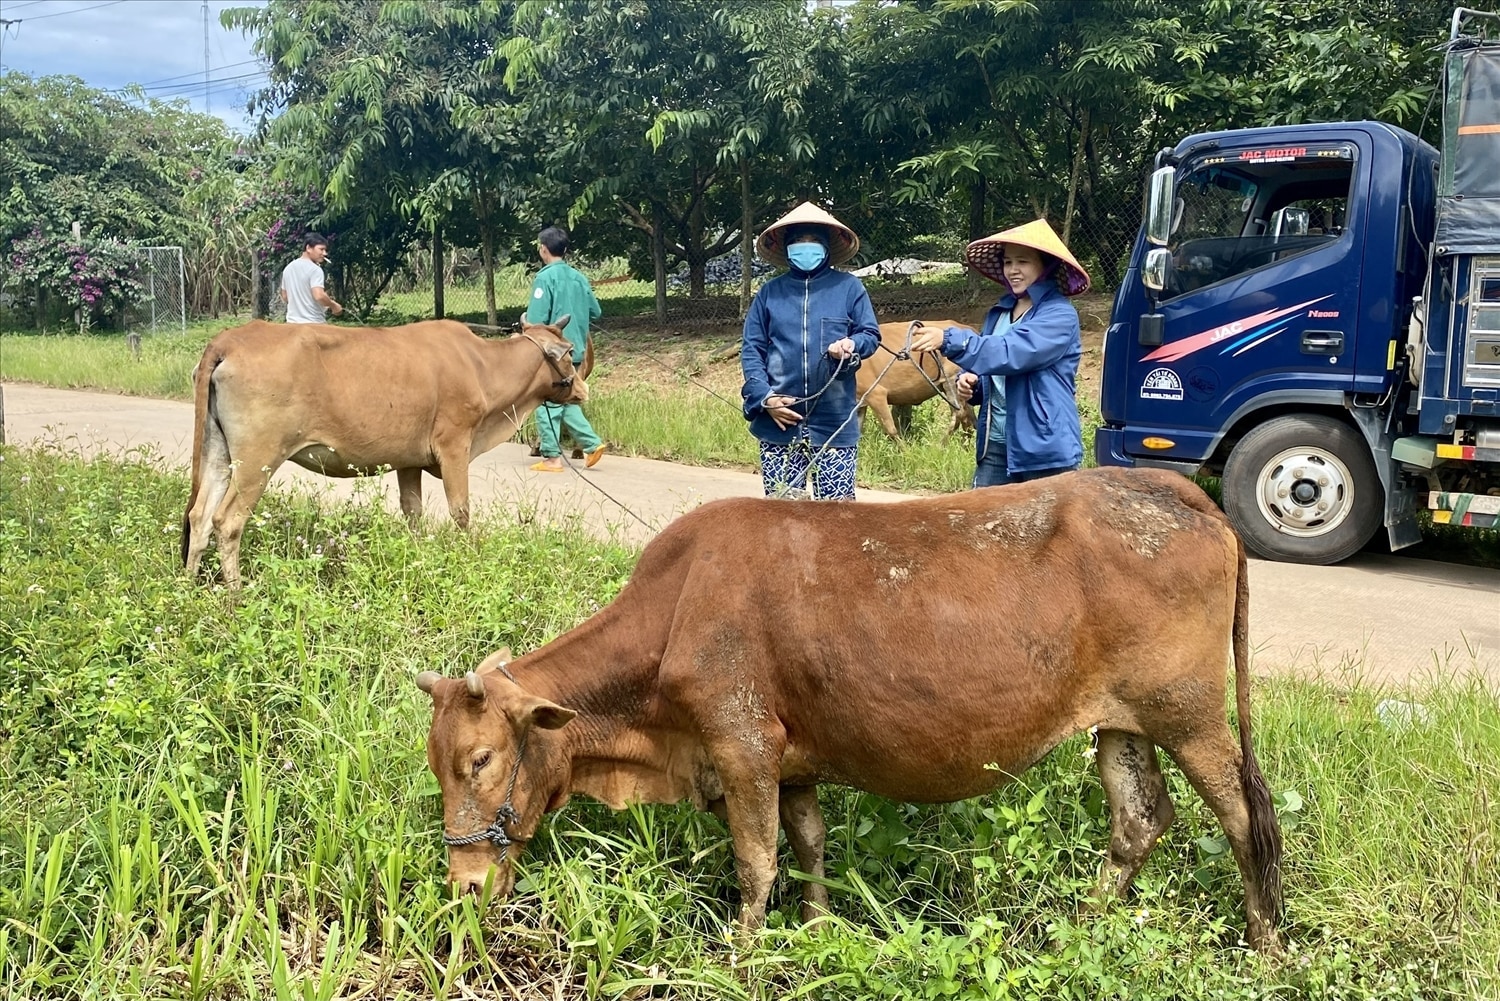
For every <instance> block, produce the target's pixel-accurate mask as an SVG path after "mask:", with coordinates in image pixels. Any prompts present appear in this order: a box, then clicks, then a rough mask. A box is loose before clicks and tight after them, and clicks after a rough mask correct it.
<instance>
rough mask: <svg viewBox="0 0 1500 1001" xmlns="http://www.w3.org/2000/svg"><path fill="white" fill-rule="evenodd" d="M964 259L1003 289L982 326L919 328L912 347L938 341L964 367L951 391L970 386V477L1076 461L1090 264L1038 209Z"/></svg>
mask: <svg viewBox="0 0 1500 1001" xmlns="http://www.w3.org/2000/svg"><path fill="white" fill-rule="evenodd" d="M964 262H965V263H966V264H968V265H969V266H970V267H971V268H973V269H974V270H976V271H978V272H979V273H980V274H982V275H984V276H985V277H986V278H988V279H990V280H991V281H994V282H998V283H999V284H1000V285H1002V286H1004V287H1005V289H1006V292H1005V294H1003V295H1002V296H1001V297H1000V301H999V302H997V303H995V305H994V306H993V307H992V308H991V309H990V311H989V314H988V315H987V316H986V317H985V319H984V329H983V330H982V331H980V332H976V331H973V330H970V329H969V328H968V327H948V328H947V329H946V330H938V329H936V328H926V329H922V330H919V331H918V332H917V333H916V335H915V336H914V337H913V338H912V345H911V349H912V350H913V351H937V350H940V351H942V353H943V355H944V357H946V358H949V359H951V360H952V361H954V362H956V363H957V364H958V365H959V367H960V368H962V369H963V370H964V371H963V374H961V375H960V376H959V380H958V382H959V393H960V395H964V393H965V391H966V390H968V391H977V394H978V400H977V402H978V404H979V428H978V433H977V435H976V436H975V437H976V445H977V449H978V456H977V459H976V462H975V466H974V485H975V486H976V487H987V486H994V485H996V484H1000V483H1020V482H1023V481H1025V480H1037V479H1041V478H1042V477H1044V476H1055V475H1056V474H1058V473H1066V472H1068V471H1069V470H1072V469H1077V468H1078V467H1079V466H1080V465H1082V464H1083V434H1082V429H1081V427H1080V425H1079V419H1078V400H1077V377H1078V360H1079V358H1080V357H1082V355H1083V341H1082V337H1081V334H1080V328H1079V324H1078V310H1076V309H1074V308H1073V304H1072V303H1070V302H1069V301H1068V300H1067V298H1066V297H1068V296H1075V295H1079V294H1080V293H1082V292H1085V291H1087V290H1088V287H1089V276H1088V272H1086V271H1084V270H1083V266H1082V265H1080V264H1079V263H1078V261H1077V260H1076V259H1075V258H1074V257H1073V255H1072V254H1071V253H1069V252H1068V248H1067V247H1066V246H1064V245H1063V242H1062V240H1060V239H1058V236H1057V234H1056V233H1055V232H1053V231H1052V227H1051V226H1049V225H1047V221H1046V220H1045V219H1037V220H1036V221H1034V222H1029V223H1027V224H1026V225H1024V226H1017V227H1016V228H1014V229H1008V230H1006V231H1004V232H1003V233H996V234H995V235H994V236H987V237H985V238H984V239H983V240H975V241H974V242H973V243H971V244H969V246H968V249H967V250H965V251H964Z"/></svg>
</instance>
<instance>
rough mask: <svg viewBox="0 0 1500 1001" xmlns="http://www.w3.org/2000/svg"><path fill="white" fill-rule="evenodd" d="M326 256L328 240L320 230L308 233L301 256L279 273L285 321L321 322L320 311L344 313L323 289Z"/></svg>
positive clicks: (334, 313) (335, 314)
mask: <svg viewBox="0 0 1500 1001" xmlns="http://www.w3.org/2000/svg"><path fill="white" fill-rule="evenodd" d="M327 259H328V241H327V240H326V239H325V238H324V237H323V234H321V233H309V234H307V238H306V239H305V240H304V241H303V250H302V256H301V257H299V258H297V259H296V260H295V261H293V262H292V263H290V264H288V265H287V266H286V267H285V268H284V269H282V272H281V301H282V302H284V303H286V322H288V323H322V322H323V318H324V316H323V314H324V313H325V312H326V311H327V310H330V309H331V310H333V315H334V316H338V315H339V314H341V313H343V311H344V307H343V306H340V305H339V304H338V303H336V302H334V301H333V297H332V296H330V295H329V294H328V293H327V292H324V291H323V262H324V261H325V260H327Z"/></svg>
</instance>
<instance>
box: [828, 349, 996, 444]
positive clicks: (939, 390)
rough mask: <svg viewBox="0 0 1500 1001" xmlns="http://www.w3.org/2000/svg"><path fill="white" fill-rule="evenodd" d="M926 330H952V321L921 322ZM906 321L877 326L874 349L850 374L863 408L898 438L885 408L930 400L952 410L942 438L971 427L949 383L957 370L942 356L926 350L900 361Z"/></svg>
mask: <svg viewBox="0 0 1500 1001" xmlns="http://www.w3.org/2000/svg"><path fill="white" fill-rule="evenodd" d="M921 322H922V324H923V325H924V326H928V327H939V328H943V327H958V326H962V325H963V324H961V323H959V322H958V321H957V320H923V321H921ZM910 328H911V324H909V323H882V324H881V325H880V348H881V349H880V350H878V351H876V352H875V353H874V354H873V355H871V356H870V357H869V358H867V359H866V360H865V362H864V364H862V365H860V367H859V369H858V370H857V371H856V372H855V373H854V386H855V392H856V393H857V394H858V399H860V400H863V401H864V402H863V404H862V405H863V406H866V407H869V408H870V409H872V410H874V411H875V419H876V420H878V421H880V426H881V428H883V429H884V430H885V433H886V434H888V435H890V436H891V437H892V438H896V437H899V434H898V432H897V429H896V421H895V419H894V418H893V417H892V415H891V407H893V406H895V407H902V406H905V407H909V406H914V405H916V404H918V403H924V402H926V401H927V400H930V399H932V398H933V397H934V396H941V397H942V398H943V402H944V403H945V404H947V406H948V407H949V409H951V410H952V411H953V420H952V422H951V423H950V424H949V425H948V433H947V434H946V435H944V436H943V437H944V440H946V439H947V438H948V437H949V436H950V435H952V434H953V432H954V431H956V430H958V429H959V428H960V427H964V428H968V429H969V430H970V431H972V430H973V429H974V410H973V408H972V407H970V406H969V405H968V404H967V403H965V402H964V401H963V400H960V399H958V397H957V396H956V395H955V390H954V387H953V380H954V379H956V378H957V377H958V373H959V371H960V369H959V367H958V366H957V365H955V364H953V363H952V362H951V361H949V360H948V359H946V358H944V357H943V356H942V355H940V354H937V353H935V352H926V353H924V354H920V355H913V356H910V357H907V358H901V357H900V353H901V352H903V351H905V350H906V345H907V343H908V342H909V340H910V338H909V337H908V336H907V331H908V330H909V329H910Z"/></svg>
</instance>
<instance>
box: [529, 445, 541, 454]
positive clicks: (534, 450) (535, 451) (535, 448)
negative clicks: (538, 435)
mask: <svg viewBox="0 0 1500 1001" xmlns="http://www.w3.org/2000/svg"><path fill="white" fill-rule="evenodd" d="M531 454H532V455H541V454H542V446H541V445H540V444H538V443H536V442H532V443H531Z"/></svg>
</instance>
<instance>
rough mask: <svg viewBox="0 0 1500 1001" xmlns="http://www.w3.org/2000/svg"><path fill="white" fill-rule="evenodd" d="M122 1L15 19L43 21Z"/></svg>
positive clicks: (110, 1)
mask: <svg viewBox="0 0 1500 1001" xmlns="http://www.w3.org/2000/svg"><path fill="white" fill-rule="evenodd" d="M124 2H125V0H109V3H96V4H94V6H92V7H75V8H73V9H72V10H60V11H57V12H56V13H55V14H38V15H37V16H36V17H22V18H17V21H18V22H21V23H26V24H29V23H31V22H32V21H45V20H47V18H49V17H62V16H64V15H65V14H82V13H83V12H84V11H87V10H99V9H100V8H103V7H113V6H115V5H116V4H122V3H124Z"/></svg>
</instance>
